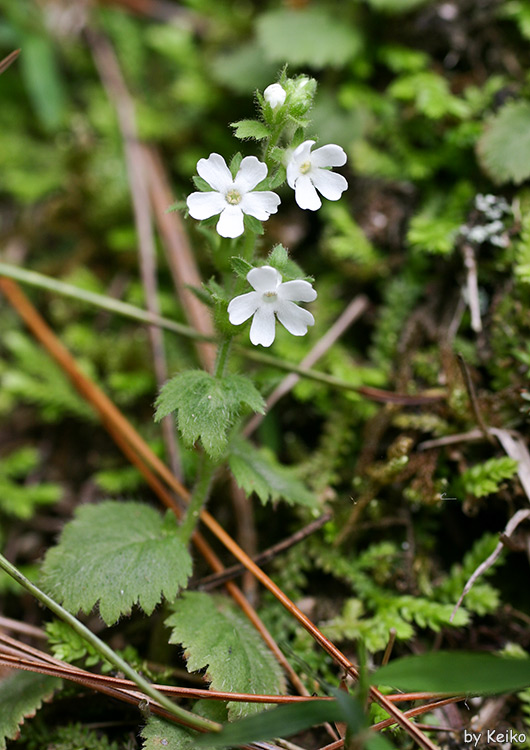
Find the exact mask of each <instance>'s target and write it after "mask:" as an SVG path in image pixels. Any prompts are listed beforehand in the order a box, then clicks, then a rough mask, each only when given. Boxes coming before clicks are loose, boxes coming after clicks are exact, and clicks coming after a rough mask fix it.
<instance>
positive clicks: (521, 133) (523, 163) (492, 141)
mask: <svg viewBox="0 0 530 750" xmlns="http://www.w3.org/2000/svg"><path fill="white" fill-rule="evenodd" d="M477 153H478V156H479V160H480V163H481V165H482V167H483V169H484V170H485V171H486V173H487V174H488V175H489V177H491V179H492V180H493V181H494V182H496V183H503V182H515V183H516V184H519V183H521V182H523V181H524V180H526V179H528V177H530V102H526V101H517V102H510V103H509V104H506V105H505V106H504V107H503V108H502V109H501V110H500V112H498V113H497V114H495V115H493V116H492V117H490V118H489V119H488V120H486V122H485V127H484V133H483V134H482V136H481V137H480V139H479V141H478V144H477Z"/></svg>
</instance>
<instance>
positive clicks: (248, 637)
mask: <svg viewBox="0 0 530 750" xmlns="http://www.w3.org/2000/svg"><path fill="white" fill-rule="evenodd" d="M172 610H173V614H172V615H171V616H170V617H169V618H168V619H167V620H166V624H167V625H168V626H169V627H170V628H172V634H171V637H170V643H181V644H182V646H183V648H184V649H185V653H186V658H187V660H188V669H189V670H190V671H192V672H193V671H196V670H199V669H204V668H205V667H208V670H207V674H208V678H209V679H210V681H211V687H212V689H214V690H226V691H232V692H240V693H256V694H266V695H271V694H274V693H276V694H277V693H283V691H284V687H285V686H284V682H283V677H282V673H281V670H280V668H279V665H278V663H277V661H276V659H275V658H274V657H273V655H272V654H271V652H270V651H269V650H268V649H267V647H266V646H265V645H264V643H263V641H262V640H261V638H260V637H259V635H258V634H257V632H256V631H255V630H254V628H253V627H252V626H251V625H250V623H249V622H248V620H246V618H245V617H244V616H243V615H241V614H240V613H239V612H238V611H237V610H236V609H234V607H233V606H232V604H231V603H230V602H229V601H228V600H227V599H226V598H225V597H223V596H211V595H209V594H205V593H201V592H196V591H186V592H184V594H183V595H182V597H181V598H180V599H178V600H177V601H176V602H175V603H174V604H173V605H172ZM263 708H264V705H263V704H259V703H235V702H230V703H229V704H228V714H229V717H230V719H236V718H240V717H242V716H246V715H248V714H251V713H256V712H258V711H262V710H263Z"/></svg>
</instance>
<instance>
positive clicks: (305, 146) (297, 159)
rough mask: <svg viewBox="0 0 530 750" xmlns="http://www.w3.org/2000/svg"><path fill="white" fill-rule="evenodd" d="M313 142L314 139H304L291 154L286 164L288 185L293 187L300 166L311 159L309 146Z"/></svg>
mask: <svg viewBox="0 0 530 750" xmlns="http://www.w3.org/2000/svg"><path fill="white" fill-rule="evenodd" d="M314 143H315V141H304V142H303V143H301V144H300V145H299V146H298V147H297V148H295V150H294V151H293V153H292V154H291V158H290V159H289V163H288V164H287V184H288V185H289V187H292V188H293V189H294V187H295V182H296V180H297V178H298V177H299V176H300V174H301V173H300V166H301V165H302V164H304V163H305V162H307V161H311V146H313V144H314Z"/></svg>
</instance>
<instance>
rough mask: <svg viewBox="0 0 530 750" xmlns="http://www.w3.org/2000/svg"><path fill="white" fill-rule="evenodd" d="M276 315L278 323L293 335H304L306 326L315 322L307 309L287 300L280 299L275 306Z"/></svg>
mask: <svg viewBox="0 0 530 750" xmlns="http://www.w3.org/2000/svg"><path fill="white" fill-rule="evenodd" d="M276 315H277V316H278V320H279V321H280V323H281V324H282V325H283V326H285V328H287V330H288V331H289V333H292V334H293V336H304V335H305V334H306V333H307V326H312V325H314V324H315V319H314V317H313V316H312V315H311V313H310V312H308V310H304V309H303V308H302V307H298V305H295V303H294V302H289V301H287V300H282V301H281V302H280V304H279V305H278V306H277V309H276Z"/></svg>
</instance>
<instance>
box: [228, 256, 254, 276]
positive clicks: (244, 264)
mask: <svg viewBox="0 0 530 750" xmlns="http://www.w3.org/2000/svg"><path fill="white" fill-rule="evenodd" d="M230 265H231V266H232V270H233V271H234V273H235V274H237V275H238V276H239V278H240V279H246V278H247V273H248V272H249V271H251V270H252V268H253V266H252V264H251V263H249V262H248V260H245V259H244V258H240V257H239V256H235V255H234V256H233V257H232V258H230Z"/></svg>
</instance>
